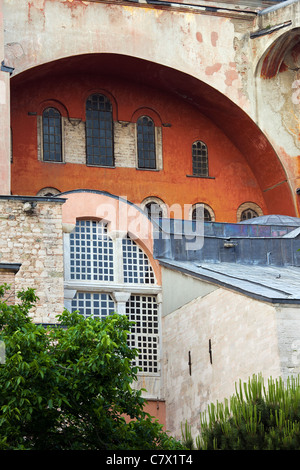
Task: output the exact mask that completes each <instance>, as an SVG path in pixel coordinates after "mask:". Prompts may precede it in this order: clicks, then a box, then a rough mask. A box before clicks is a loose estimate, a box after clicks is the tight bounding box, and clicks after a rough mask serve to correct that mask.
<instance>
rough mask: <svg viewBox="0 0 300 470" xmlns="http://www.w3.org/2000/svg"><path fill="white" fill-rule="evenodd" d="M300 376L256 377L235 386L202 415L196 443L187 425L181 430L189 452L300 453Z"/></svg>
mask: <svg viewBox="0 0 300 470" xmlns="http://www.w3.org/2000/svg"><path fill="white" fill-rule="evenodd" d="M299 380H300V379H299V376H297V377H290V378H288V380H287V382H286V383H284V382H283V380H282V379H281V378H279V379H276V380H273V379H272V378H270V379H269V380H268V384H267V386H265V385H264V381H263V378H262V376H261V375H254V376H253V377H252V378H251V379H249V380H248V382H247V383H244V384H242V383H241V381H240V382H239V385H236V393H235V394H234V395H233V396H232V397H231V398H230V399H229V400H228V399H226V400H224V403H219V402H217V403H216V404H211V405H210V406H209V407H208V413H202V414H201V435H200V436H198V437H197V438H196V443H195V444H194V440H193V439H192V437H191V430H190V428H189V427H188V425H187V424H186V426H185V429H183V430H182V433H183V438H184V443H185V445H188V446H189V448H194V446H195V447H196V448H197V449H206V450H300V381H299ZM207 414H208V416H207Z"/></svg>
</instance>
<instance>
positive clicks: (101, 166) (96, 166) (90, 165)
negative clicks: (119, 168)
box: [86, 163, 116, 170]
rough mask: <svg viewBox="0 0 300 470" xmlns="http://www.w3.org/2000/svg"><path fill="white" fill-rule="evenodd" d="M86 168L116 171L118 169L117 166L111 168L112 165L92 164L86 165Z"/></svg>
mask: <svg viewBox="0 0 300 470" xmlns="http://www.w3.org/2000/svg"><path fill="white" fill-rule="evenodd" d="M86 166H88V167H93V168H109V169H111V170H114V169H115V168H116V167H115V166H110V165H92V164H91V163H86Z"/></svg>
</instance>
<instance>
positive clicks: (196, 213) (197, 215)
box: [192, 207, 211, 222]
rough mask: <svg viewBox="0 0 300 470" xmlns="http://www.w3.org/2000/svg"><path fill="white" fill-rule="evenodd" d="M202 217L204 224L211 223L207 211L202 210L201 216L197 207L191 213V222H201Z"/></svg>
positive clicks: (200, 211)
mask: <svg viewBox="0 0 300 470" xmlns="http://www.w3.org/2000/svg"><path fill="white" fill-rule="evenodd" d="M202 217H203V219H204V222H211V215H210V213H209V211H208V209H205V208H204V209H203V216H202V209H198V208H197V207H196V208H195V209H193V212H192V220H201V219H202Z"/></svg>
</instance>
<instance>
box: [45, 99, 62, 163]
mask: <svg viewBox="0 0 300 470" xmlns="http://www.w3.org/2000/svg"><path fill="white" fill-rule="evenodd" d="M42 135H43V139H42V147H43V161H44V162H51V163H62V161H63V142H62V116H61V113H60V111H59V110H58V109H57V108H55V107H54V106H48V107H47V108H45V109H44V110H43V113H42Z"/></svg>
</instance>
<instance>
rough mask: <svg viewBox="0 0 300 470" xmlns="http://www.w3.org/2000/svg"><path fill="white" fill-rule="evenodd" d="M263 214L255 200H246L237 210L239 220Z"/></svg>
mask: <svg viewBox="0 0 300 470" xmlns="http://www.w3.org/2000/svg"><path fill="white" fill-rule="evenodd" d="M262 215H263V211H262V209H261V207H260V206H259V205H258V204H256V203H255V202H244V203H243V204H241V205H240V206H239V208H238V210H237V222H243V221H244V220H249V219H254V218H256V217H261V216H262Z"/></svg>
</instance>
